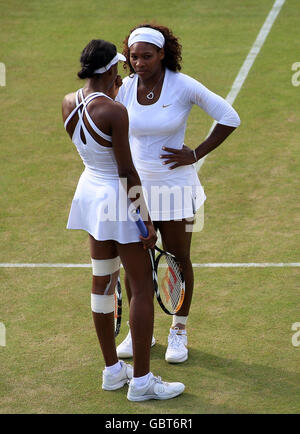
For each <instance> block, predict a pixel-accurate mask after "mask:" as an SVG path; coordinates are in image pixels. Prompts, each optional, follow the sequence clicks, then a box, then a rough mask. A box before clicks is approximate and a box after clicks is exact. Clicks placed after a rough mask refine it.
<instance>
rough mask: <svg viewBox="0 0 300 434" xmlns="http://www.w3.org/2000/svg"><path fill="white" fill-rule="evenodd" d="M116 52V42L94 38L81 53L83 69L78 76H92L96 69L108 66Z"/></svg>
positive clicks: (82, 77)
mask: <svg viewBox="0 0 300 434" xmlns="http://www.w3.org/2000/svg"><path fill="white" fill-rule="evenodd" d="M116 54H117V48H116V46H115V45H114V44H111V43H110V42H107V41H104V40H103V39H92V40H91V41H90V42H89V43H88V45H87V46H86V47H85V48H84V49H83V51H82V53H81V56H80V64H81V70H80V71H79V72H78V74H77V75H78V77H79V78H81V79H84V78H90V77H92V76H93V75H94V71H95V70H96V69H98V68H102V67H103V66H106V65H107V64H108V63H109V62H110V61H111V60H112V59H113V58H114V57H115V55H116Z"/></svg>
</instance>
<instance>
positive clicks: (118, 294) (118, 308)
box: [114, 276, 122, 336]
mask: <svg viewBox="0 0 300 434" xmlns="http://www.w3.org/2000/svg"><path fill="white" fill-rule="evenodd" d="M114 297H115V312H114V316H115V336H118V334H119V332H120V328H121V318H122V289H121V282H120V276H119V277H118V281H117V283H116V287H115V293H114Z"/></svg>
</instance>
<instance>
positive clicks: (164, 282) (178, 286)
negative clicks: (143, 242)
mask: <svg viewBox="0 0 300 434" xmlns="http://www.w3.org/2000/svg"><path fill="white" fill-rule="evenodd" d="M158 286H159V289H160V296H161V299H162V302H163V303H164V304H165V306H166V307H167V308H168V309H169V310H170V311H171V312H176V311H177V310H178V309H179V307H180V305H181V302H182V289H183V281H182V274H181V270H180V268H179V266H178V264H177V262H176V261H175V260H174V258H173V257H172V256H170V255H163V256H162V257H161V259H160V261H159V266H158Z"/></svg>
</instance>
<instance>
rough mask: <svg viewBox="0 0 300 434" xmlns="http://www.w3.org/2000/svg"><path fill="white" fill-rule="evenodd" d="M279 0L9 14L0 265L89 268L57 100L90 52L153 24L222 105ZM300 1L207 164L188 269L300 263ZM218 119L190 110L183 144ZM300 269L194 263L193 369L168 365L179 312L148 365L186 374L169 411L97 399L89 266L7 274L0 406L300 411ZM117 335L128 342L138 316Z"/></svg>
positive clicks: (77, 170)
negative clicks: (74, 216)
mask: <svg viewBox="0 0 300 434" xmlns="http://www.w3.org/2000/svg"><path fill="white" fill-rule="evenodd" d="M272 4H273V1H270V0H266V1H264V2H261V1H259V0H251V1H250V0H246V1H243V2H240V1H234V0H224V1H223V2H222V5H221V4H220V2H217V0H210V1H208V0H202V1H201V2H198V1H192V0H187V1H186V2H180V1H177V0H170V1H168V2H165V1H162V0H161V1H158V0H157V1H152V2H148V1H146V0H142V1H139V2H134V1H131V0H130V1H129V0H126V1H119V0H118V1H114V2H104V1H101V2H99V1H89V2H79V1H77V0H76V1H72V2H71V1H69V0H66V1H64V2H58V1H51V2H50V1H48V0H47V1H43V2H40V1H37V0H31V1H29V2H21V1H17V0H11V1H10V2H6V3H5V4H3V5H1V11H2V14H1V17H0V29H1V30H0V47H1V48H0V62H3V63H5V65H6V71H7V77H6V87H2V88H0V100H1V106H0V119H1V129H0V141H1V147H0V158H1V160H0V165H1V170H0V184H1V195H0V244H1V247H2V248H1V251H0V262H12V263H15V262H66V263H69V262H71V263H87V262H89V260H90V259H89V250H88V243H87V236H86V234H84V233H83V232H79V231H67V230H66V229H65V226H66V220H67V216H68V212H69V206H70V203H71V200H72V196H73V193H74V190H75V187H76V184H77V180H78V178H79V176H80V174H81V171H82V163H81V161H80V160H79V157H78V155H77V152H76V150H75V148H74V146H73V145H72V143H71V142H70V141H69V139H68V137H67V135H66V134H65V132H64V130H63V125H62V121H61V114H60V106H61V101H62V98H63V96H64V95H65V94H66V93H69V92H70V91H73V90H75V89H77V88H79V87H80V86H81V85H82V83H81V82H80V81H79V80H77V79H76V73H77V71H78V69H79V63H78V59H79V56H80V52H81V50H82V48H83V47H84V46H85V45H86V43H87V42H88V41H89V40H90V39H92V38H95V37H96V38H97V37H101V38H103V39H108V40H111V41H113V42H115V43H116V45H117V46H118V48H119V49H121V48H122V40H123V39H124V37H125V36H126V35H127V33H128V31H129V29H130V28H132V27H134V26H135V25H136V24H138V23H140V22H143V21H145V20H151V19H155V20H156V21H157V22H160V23H163V24H166V25H168V26H170V27H171V28H172V29H173V30H174V33H175V34H178V35H179V36H180V38H181V43H182V45H183V72H185V73H187V74H190V75H192V76H193V77H195V78H198V79H199V80H200V81H202V82H203V83H204V84H205V85H207V86H208V87H209V88H211V89H212V90H214V91H216V92H217V93H219V94H221V95H222V96H224V97H225V96H226V95H227V93H228V92H229V90H230V87H231V85H232V83H233V80H234V78H235V76H236V74H237V73H238V71H239V68H240V67H241V65H242V63H243V61H244V59H245V57H246V55H247V53H248V51H249V49H250V47H251V46H252V44H253V42H254V40H255V38H256V36H257V33H258V31H259V29H260V28H261V26H262V24H263V22H264V20H265V18H266V16H267V14H268V12H269V10H270V8H271V6H272ZM297 8H298V2H297V0H287V1H286V4H285V5H284V6H283V8H282V11H281V13H280V15H279V17H278V18H277V20H276V22H275V24H274V26H273V28H272V30H271V33H270V34H269V36H268V38H267V40H266V42H265V44H264V46H263V48H262V50H261V52H260V54H259V55H258V57H257V59H256V61H255V63H254V65H253V67H252V69H251V71H250V74H249V76H248V78H247V80H246V82H245V84H244V86H243V88H242V90H241V92H240V93H239V95H238V97H237V100H236V101H235V104H234V106H235V108H236V109H237V111H238V113H239V114H240V117H241V119H242V125H241V126H240V128H239V129H238V130H237V131H236V132H234V133H233V135H232V136H231V137H230V138H229V139H228V141H227V142H226V143H224V145H222V146H221V147H220V148H218V149H217V150H215V151H214V152H213V153H212V154H211V155H210V156H209V157H208V158H207V159H206V161H205V164H204V166H203V167H202V168H201V171H200V179H201V182H202V184H203V185H204V188H205V191H206V194H207V197H208V199H207V202H206V205H205V225H204V229H203V231H202V232H201V233H195V234H194V238H193V245H192V260H193V262H195V263H196V262H200V263H204V262H299V256H300V255H299V227H300V226H299V215H300V206H299V193H298V192H299V167H300V155H299V154H300V151H299V139H300V122H299V120H300V116H299V111H298V109H297V103H298V101H299V92H300V88H299V87H298V88H297V87H293V86H292V84H291V75H292V71H291V65H292V64H293V63H294V62H296V61H299V60H300V59H299V58H297V52H298V51H297V50H298V41H299V37H298V30H297V29H298V20H299V13H298V9H297ZM211 123H212V120H211V119H210V118H209V117H208V116H207V115H206V114H205V113H202V112H201V111H199V109H197V108H194V109H193V110H192V113H191V116H190V119H189V123H188V130H187V137H186V143H187V144H188V145H189V146H191V147H195V146H196V145H197V144H199V143H200V142H201V141H202V140H203V139H204V138H205V136H206V134H207V132H208V130H209V128H210V126H211ZM299 277H300V270H299V269H292V268H284V269H271V268H270V269H222V268H219V269H195V295H194V300H193V306H192V311H191V315H190V318H189V322H188V330H189V336H188V337H189V349H190V356H189V359H188V361H187V362H186V363H185V364H183V365H180V366H176V365H172V366H170V365H168V364H167V363H166V362H165V361H164V352H165V349H166V339H167V332H168V328H169V325H170V319H169V318H168V317H167V316H166V315H164V314H163V313H162V312H161V311H160V310H159V308H158V306H156V320H155V337H156V339H157V345H156V346H155V347H153V348H152V353H151V354H152V360H151V369H152V371H153V372H154V373H155V374H158V375H161V376H162V377H163V378H164V379H166V380H179V379H180V380H182V381H183V382H184V383H185V384H186V391H185V393H184V394H183V395H182V396H181V397H179V398H176V399H174V400H171V401H167V402H156V401H150V402H146V403H140V404H133V403H130V402H129V401H127V400H126V390H125V389H123V390H120V391H117V392H114V393H109V392H103V391H102V390H101V389H100V387H99V385H100V372H101V370H102V368H103V358H102V356H101V354H100V351H99V349H98V343H97V339H96V335H95V332H94V329H93V323H92V319H91V313H90V308H89V303H90V302H89V293H90V279H91V270H89V269H4V268H0V322H3V323H4V324H5V326H6V330H7V345H6V347H0V364H1V369H0V413H111V414H113V413H157V414H163V413H165V414H168V413H170V414H171V413H177V414H184V413H299V411H300V404H299V402H300V391H299V387H298V385H299V380H300V368H299V351H300V347H298V348H296V347H293V346H292V343H291V337H292V334H293V332H292V331H291V326H292V324H293V323H294V322H297V321H300V316H299V300H298V299H299V289H300V284H299V281H300V280H299ZM124 310H125V314H124V322H123V327H122V330H121V334H120V336H119V337H118V342H120V341H121V339H122V338H123V337H124V336H125V335H126V333H127V327H126V326H125V321H126V315H127V314H128V309H127V307H126V305H125V309H124Z"/></svg>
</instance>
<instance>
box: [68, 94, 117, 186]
mask: <svg viewBox="0 0 300 434" xmlns="http://www.w3.org/2000/svg"><path fill="white" fill-rule="evenodd" d="M79 95H80V99H81V101H80V102H79ZM99 96H104V97H106V98H109V99H111V98H110V97H109V96H107V95H105V94H104V93H102V92H94V93H91V94H90V95H88V96H87V97H86V98H85V97H84V96H83V90H82V89H79V90H77V92H76V107H75V108H74V110H73V111H72V112H71V113H70V115H69V116H68V117H67V119H66V121H65V123H64V126H65V128H66V127H67V125H68V123H69V121H70V120H71V119H72V117H73V116H74V115H75V113H77V114H78V122H77V124H76V126H75V129H74V132H73V135H72V142H73V143H74V145H75V146H76V148H77V151H78V153H79V155H80V157H81V159H82V161H83V164H84V166H85V168H86V171H87V172H88V173H89V174H90V175H92V176H95V177H97V178H101V179H118V178H119V174H118V167H117V162H116V159H115V156H114V152H113V149H112V147H108V146H103V145H101V144H100V143H98V142H97V141H96V140H95V139H94V138H93V137H92V136H91V134H90V133H89V131H88V129H87V128H86V126H85V123H84V120H83V116H84V114H85V115H86V121H87V122H88V124H89V125H90V127H91V128H92V130H93V131H94V132H95V133H96V134H98V135H99V136H100V137H102V138H103V139H105V140H107V141H109V142H112V137H111V136H109V135H107V134H105V133H103V132H102V131H101V130H100V129H99V128H98V127H97V125H96V124H95V123H94V121H93V119H92V118H91V116H90V115H89V112H88V110H87V106H88V104H89V103H90V102H91V101H93V99H95V98H98V97H99ZM82 135H83V136H84V138H85V141H83V140H82V137H81V136H82Z"/></svg>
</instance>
